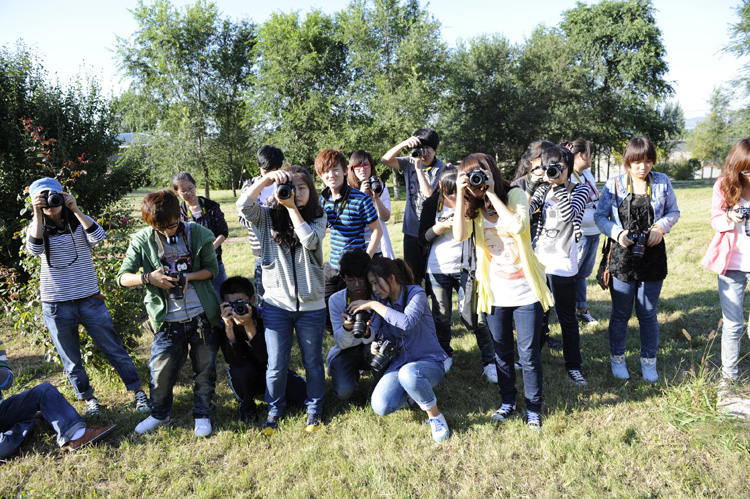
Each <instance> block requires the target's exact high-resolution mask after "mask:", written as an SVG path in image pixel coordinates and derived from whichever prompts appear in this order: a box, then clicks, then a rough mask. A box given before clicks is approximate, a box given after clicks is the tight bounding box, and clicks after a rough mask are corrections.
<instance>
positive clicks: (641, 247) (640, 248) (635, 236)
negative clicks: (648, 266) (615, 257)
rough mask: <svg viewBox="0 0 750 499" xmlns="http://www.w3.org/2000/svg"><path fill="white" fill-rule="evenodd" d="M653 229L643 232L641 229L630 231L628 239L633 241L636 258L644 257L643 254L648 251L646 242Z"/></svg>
mask: <svg viewBox="0 0 750 499" xmlns="http://www.w3.org/2000/svg"><path fill="white" fill-rule="evenodd" d="M650 234H651V231H650V230H649V231H647V232H645V233H644V232H641V231H639V230H631V231H629V232H628V239H630V240H631V241H633V242H634V243H635V244H634V245H633V248H632V251H633V256H634V257H635V258H643V254H644V253H645V252H646V243H647V242H648V236H649V235H650Z"/></svg>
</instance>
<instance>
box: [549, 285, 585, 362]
mask: <svg viewBox="0 0 750 499" xmlns="http://www.w3.org/2000/svg"><path fill="white" fill-rule="evenodd" d="M577 281H578V278H577V277H576V276H570V277H563V276H559V275H553V274H547V284H548V285H549V289H550V291H552V296H554V297H555V313H556V314H557V321H558V322H559V323H560V329H561V330H562V340H563V341H562V342H563V358H564V359H565V369H578V370H580V369H581V363H582V360H581V335H580V332H579V330H578V320H577V319H576V286H577Z"/></svg>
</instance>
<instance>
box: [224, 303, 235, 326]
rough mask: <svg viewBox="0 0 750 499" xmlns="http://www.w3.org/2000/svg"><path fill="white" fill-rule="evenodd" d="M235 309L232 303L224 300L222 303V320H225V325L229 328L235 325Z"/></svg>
mask: <svg viewBox="0 0 750 499" xmlns="http://www.w3.org/2000/svg"><path fill="white" fill-rule="evenodd" d="M234 317H235V315H234V310H232V305H230V304H229V303H227V302H224V303H222V304H221V320H222V321H224V327H226V328H227V329H231V328H233V327H234V324H235V320H234Z"/></svg>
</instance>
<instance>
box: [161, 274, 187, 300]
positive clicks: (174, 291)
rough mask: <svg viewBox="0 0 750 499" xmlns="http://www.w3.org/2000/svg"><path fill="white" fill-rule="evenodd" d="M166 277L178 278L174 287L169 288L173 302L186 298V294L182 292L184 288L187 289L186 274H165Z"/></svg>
mask: <svg viewBox="0 0 750 499" xmlns="http://www.w3.org/2000/svg"><path fill="white" fill-rule="evenodd" d="M164 275H166V276H169V277H176V278H177V282H176V283H172V284H174V286H173V287H171V288H169V296H170V297H171V298H172V299H173V300H182V299H183V298H184V297H185V293H184V292H183V291H182V288H184V287H185V274H183V273H182V272H164Z"/></svg>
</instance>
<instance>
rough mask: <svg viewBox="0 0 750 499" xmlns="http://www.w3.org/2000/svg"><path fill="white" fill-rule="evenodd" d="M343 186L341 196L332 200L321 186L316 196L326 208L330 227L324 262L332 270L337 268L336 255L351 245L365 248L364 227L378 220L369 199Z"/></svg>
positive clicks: (363, 194)
mask: <svg viewBox="0 0 750 499" xmlns="http://www.w3.org/2000/svg"><path fill="white" fill-rule="evenodd" d="M344 186H345V187H344V190H343V191H342V192H341V194H342V195H341V197H340V198H338V199H337V200H336V201H334V200H333V199H332V198H331V191H330V189H327V188H326V189H324V190H323V192H322V193H321V195H320V204H321V205H322V206H323V209H324V210H325V211H326V215H327V216H328V227H329V228H330V229H331V254H330V256H329V258H328V265H330V266H331V268H332V269H334V270H338V268H339V258H341V255H342V254H344V252H345V251H348V250H351V249H354V248H362V249H363V250H367V244H366V243H365V227H366V226H368V225H369V224H371V223H372V222H376V221H377V220H378V212H377V211H375V205H374V204H373V203H372V198H371V197H370V196H368V195H367V194H365V193H363V192H362V191H358V190H357V189H354V188H352V187H349V186H348V185H347V184H344ZM347 190H348V193H347Z"/></svg>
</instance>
